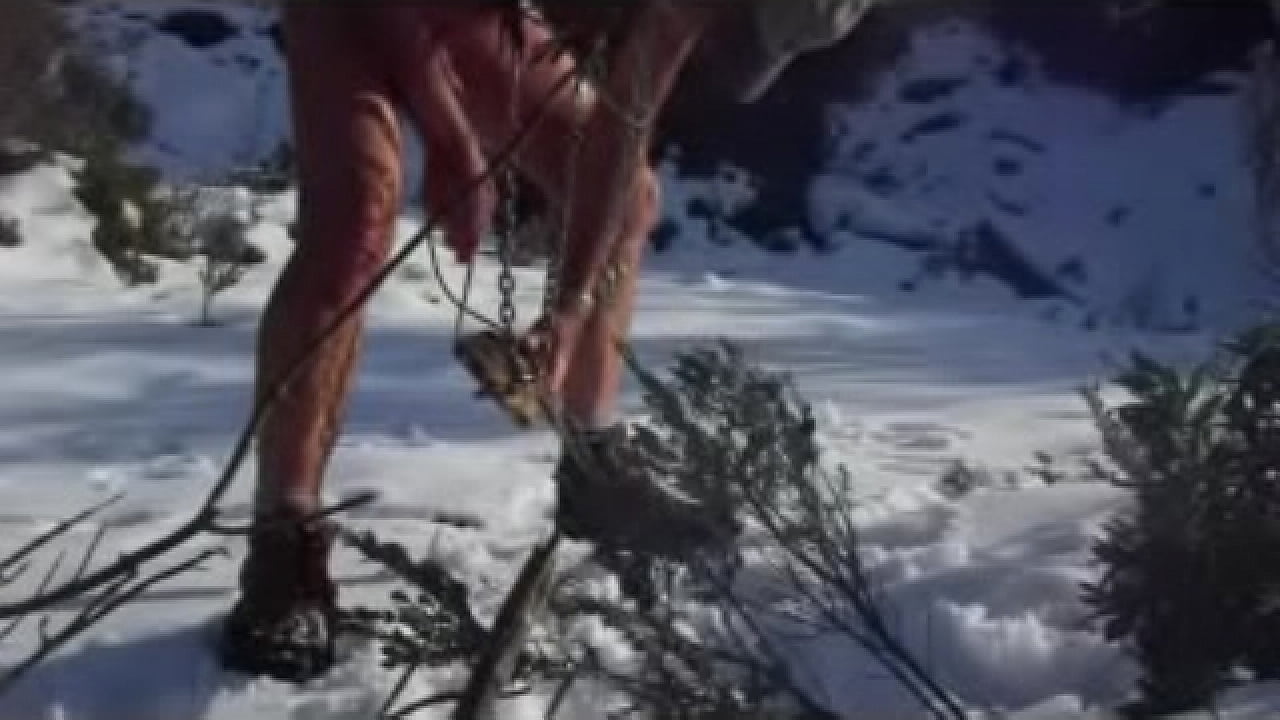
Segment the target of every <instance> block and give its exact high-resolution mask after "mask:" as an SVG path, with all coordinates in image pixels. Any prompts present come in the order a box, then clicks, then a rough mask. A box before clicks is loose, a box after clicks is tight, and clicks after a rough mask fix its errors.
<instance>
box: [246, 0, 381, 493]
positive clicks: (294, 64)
mask: <svg viewBox="0 0 1280 720" xmlns="http://www.w3.org/2000/svg"><path fill="white" fill-rule="evenodd" d="M344 12H345V11H344V10H343V9H341V8H333V7H319V6H313V5H305V6H304V5H290V6H289V10H288V15H287V16H286V17H287V19H288V21H287V23H286V28H287V32H288V36H287V39H288V43H289V60H290V65H291V67H290V71H291V72H290V81H291V92H292V96H293V98H292V100H293V107H294V109H295V112H294V125H295V137H296V140H297V146H298V165H299V176H300V187H299V206H300V207H299V210H300V222H301V230H302V237H301V239H300V241H299V243H298V247H297V249H296V251H295V253H294V255H293V257H292V258H291V259H290V261H289V263H288V265H287V267H286V268H285V270H284V272H283V274H282V275H281V277H280V279H279V282H278V284H277V285H276V288H275V290H274V292H273V293H272V296H271V299H270V302H269V304H268V307H267V310H266V314H265V317H264V318H263V321H262V325H261V329H260V333H259V346H258V370H257V393H258V394H259V395H261V394H262V393H264V392H266V391H267V390H268V389H269V388H270V386H271V385H272V384H274V383H275V382H276V381H277V380H279V379H280V378H281V377H282V376H283V375H284V374H285V372H286V371H287V369H288V368H290V367H291V366H293V365H294V363H295V362H296V361H297V360H298V359H299V357H300V356H301V355H302V353H303V352H304V351H305V348H306V347H307V346H308V345H309V344H310V343H311V342H313V341H314V340H315V339H316V338H317V337H318V336H319V334H320V333H321V332H322V331H323V329H324V328H325V327H326V326H327V325H328V324H329V323H331V322H332V321H333V320H334V319H335V317H336V316H337V314H338V313H339V312H340V311H341V309H342V308H343V307H344V306H345V305H346V304H347V303H348V302H350V301H351V300H352V299H353V298H354V297H355V296H356V294H357V293H358V292H359V291H360V289H361V288H362V287H363V286H364V285H365V283H367V282H368V281H369V279H370V278H371V277H372V276H373V275H374V274H375V273H376V272H377V271H378V269H379V267H380V266H381V264H382V263H383V261H384V260H385V258H386V255H387V252H388V249H389V247H390V235H391V228H392V223H393V221H394V217H395V213H396V212H397V210H398V207H399V202H400V193H401V188H400V182H401V180H400V164H399V163H400V146H401V142H400V137H399V129H398V125H397V121H396V114H395V110H394V108H393V106H392V104H391V102H390V100H389V98H388V94H387V93H386V92H385V89H384V87H383V85H382V82H383V81H382V79H381V77H380V76H379V74H378V73H376V72H375V68H370V67H369V66H368V62H367V56H366V55H363V54H362V53H361V52H360V49H359V48H358V47H353V46H352V38H351V36H352V33H351V32H350V31H349V28H348V29H347V32H343V31H342V30H343V29H344V26H343V24H342V23H341V22H336V21H335V19H334V18H335V17H337V16H340V15H342V14H343V13H344ZM347 14H350V13H347ZM361 326H362V321H361V319H360V317H359V315H358V314H357V315H356V316H354V317H352V318H351V319H350V320H348V321H347V322H346V323H345V324H344V325H343V326H342V327H341V329H340V330H339V331H338V332H337V333H336V334H335V335H334V336H333V337H332V338H331V339H330V340H329V341H328V342H327V343H326V344H325V346H324V349H323V350H321V351H320V352H319V353H318V354H317V355H316V356H315V357H314V358H313V359H312V360H311V361H310V362H309V363H307V365H306V366H305V367H304V368H303V369H302V370H301V372H299V373H297V374H296V375H295V377H294V379H293V380H292V382H291V383H290V384H289V386H288V389H287V390H286V392H285V394H284V396H283V398H281V401H280V402H279V403H277V405H276V406H275V408H273V410H272V411H271V413H270V414H269V416H268V417H267V418H266V422H265V424H264V425H263V428H262V432H261V436H260V444H259V450H258V496H257V503H256V505H257V508H258V510H259V511H260V512H268V511H271V510H274V509H281V507H282V506H284V507H290V508H294V509H301V510H304V511H305V510H308V509H312V508H314V507H315V506H316V505H317V504H318V502H319V497H320V487H321V482H322V478H323V475H324V469H325V466H326V464H327V462H328V458H329V454H330V452H331V451H332V449H333V445H334V442H335V439H336V437H337V434H338V429H339V425H340V423H341V420H342V415H343V412H344V410H345V408H346V404H347V398H348V396H349V394H350V391H351V387H352V378H353V376H354V370H355V366H356V361H357V358H358V355H359V348H360V335H361Z"/></svg>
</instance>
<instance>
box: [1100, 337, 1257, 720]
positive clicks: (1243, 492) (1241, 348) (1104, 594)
mask: <svg viewBox="0 0 1280 720" xmlns="http://www.w3.org/2000/svg"><path fill="white" fill-rule="evenodd" d="M1118 382H1119V384H1120V385H1121V386H1122V387H1123V388H1125V389H1126V390H1128V391H1129V392H1130V393H1131V394H1132V396H1133V399H1132V400H1131V401H1130V402H1128V403H1125V404H1123V405H1121V406H1119V407H1117V408H1115V409H1108V408H1106V407H1105V406H1104V405H1103V403H1102V402H1101V400H1100V399H1099V398H1098V395H1097V393H1096V391H1090V392H1089V393H1088V394H1087V395H1088V400H1089V402H1090V405H1091V407H1092V408H1093V411H1094V417H1095V420H1096V422H1097V424H1098V426H1099V429H1100V430H1101V432H1102V436H1103V440H1104V443H1105V445H1106V448H1107V451H1108V454H1109V455H1110V457H1111V459H1112V460H1113V461H1114V463H1115V465H1116V466H1117V468H1118V471H1117V472H1116V473H1114V475H1113V476H1112V477H1111V478H1110V479H1111V481H1112V482H1114V483H1116V484H1118V485H1120V486H1121V487H1124V488H1127V489H1129V490H1130V491H1131V492H1132V493H1133V501H1134V502H1133V505H1132V507H1131V508H1128V509H1126V510H1124V511H1123V512H1120V513H1118V514H1117V515H1116V516H1115V517H1113V518H1111V520H1110V521H1109V522H1108V523H1107V524H1106V526H1105V528H1104V532H1103V535H1102V537H1101V538H1100V539H1099V540H1098V542H1097V543H1096V545H1095V547H1094V557H1095V559H1096V560H1097V562H1098V563H1099V565H1100V566H1101V568H1102V576H1101V578H1100V579H1099V580H1098V581H1097V582H1095V583H1090V584H1087V585H1085V587H1084V595H1083V598H1084V601H1085V602H1086V603H1087V604H1089V605H1090V606H1091V607H1092V608H1093V609H1094V611H1095V612H1096V614H1097V617H1098V618H1099V619H1100V620H1102V621H1103V628H1104V632H1105V634H1106V636H1107V638H1108V639H1112V640H1119V641H1122V642H1123V643H1124V644H1125V645H1126V647H1127V648H1128V649H1129V650H1130V651H1131V652H1132V653H1133V655H1134V657H1135V659H1136V660H1137V661H1138V663H1139V664H1140V665H1141V667H1142V672H1143V674H1142V678H1141V683H1140V689H1141V693H1142V699H1141V700H1140V701H1139V702H1137V703H1135V704H1134V705H1132V706H1131V707H1130V708H1129V709H1130V711H1131V712H1132V713H1133V714H1135V715H1138V716H1143V717H1148V716H1151V715H1157V714H1163V713H1168V712H1177V711H1182V710H1186V709H1190V708H1194V707H1197V706H1201V705H1204V704H1206V703H1208V702H1210V701H1211V700H1212V699H1213V697H1214V696H1215V694H1216V693H1217V692H1218V691H1219V690H1221V689H1222V688H1223V687H1224V686H1226V685H1227V684H1228V683H1230V682H1231V681H1232V679H1233V678H1234V677H1237V676H1239V675H1240V674H1241V672H1242V671H1243V672H1244V673H1245V674H1248V675H1253V676H1255V677H1260V678H1270V679H1274V678H1277V677H1280V328H1277V327H1273V326H1266V327H1261V328H1258V329H1255V330H1252V331H1250V332H1247V333H1244V334H1243V335H1242V336H1241V337H1240V338H1239V339H1238V340H1237V341H1235V342H1232V343H1229V344H1227V345H1226V353H1225V354H1224V355H1223V357H1221V358H1220V359H1219V360H1218V361H1217V362H1213V363H1206V364H1204V365H1202V366H1200V367H1199V368H1197V369H1196V370H1194V371H1193V372H1191V373H1189V374H1187V375H1182V374H1179V373H1178V372H1177V371H1175V370H1174V369H1173V368H1171V367H1168V366H1166V365H1162V364H1160V363H1158V362H1156V361H1154V360H1152V359H1150V358H1147V357H1144V356H1142V355H1135V356H1134V358H1133V362H1132V367H1131V368H1130V369H1129V370H1128V371H1127V372H1125V373H1124V374H1123V375H1122V376H1121V377H1120V378H1119V379H1118Z"/></svg>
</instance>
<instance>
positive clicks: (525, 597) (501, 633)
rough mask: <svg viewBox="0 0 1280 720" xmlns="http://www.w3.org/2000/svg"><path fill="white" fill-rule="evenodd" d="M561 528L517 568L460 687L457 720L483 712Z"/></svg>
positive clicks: (554, 547) (558, 540) (553, 551)
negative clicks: (485, 641) (477, 654)
mask: <svg viewBox="0 0 1280 720" xmlns="http://www.w3.org/2000/svg"><path fill="white" fill-rule="evenodd" d="M560 537H561V536H560V531H559V530H558V529H557V530H556V531H555V532H553V533H552V534H551V537H550V538H548V539H547V540H545V541H543V542H542V543H541V544H540V545H538V546H537V547H536V548H534V550H533V553H532V554H530V555H529V559H528V560H527V561H526V562H525V564H524V567H523V568H521V570H520V575H519V576H518V577H517V578H516V582H515V585H513V586H512V588H511V591H510V592H508V593H507V597H506V599H505V600H503V602H502V607H501V608H500V609H499V610H498V616H497V617H496V618H494V620H493V627H492V630H490V632H489V640H488V643H487V644H486V647H485V650H484V652H483V653H482V654H481V655H480V658H479V660H477V662H476V666H475V667H474V668H473V669H472V670H471V677H470V678H469V679H468V680H467V686H466V688H465V689H463V691H462V694H461V697H459V698H458V705H457V707H456V708H454V717H455V718H456V719H457V720H471V718H475V717H478V716H479V713H481V712H486V711H487V710H488V709H487V708H485V707H484V705H485V702H486V701H487V700H488V699H490V698H491V697H492V689H493V687H494V685H495V684H496V683H498V682H499V678H498V677H497V676H498V674H499V673H500V672H502V671H503V668H502V667H501V665H502V661H503V659H504V658H505V656H506V655H507V653H508V652H509V651H510V649H511V648H512V646H513V645H514V643H516V642H518V641H519V640H520V639H521V638H520V637H518V632H517V631H518V630H519V629H520V627H521V623H520V620H519V616H520V615H522V614H524V613H525V612H526V610H527V609H528V605H529V602H530V600H531V598H532V597H533V596H534V594H535V593H536V592H537V591H538V588H539V587H540V586H541V584H542V580H543V577H542V575H543V573H544V571H545V570H546V569H547V568H548V567H549V564H550V562H551V557H552V556H553V555H554V554H555V551H556V547H557V546H558V545H559V544H560Z"/></svg>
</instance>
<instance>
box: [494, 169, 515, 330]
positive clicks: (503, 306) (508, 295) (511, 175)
mask: <svg viewBox="0 0 1280 720" xmlns="http://www.w3.org/2000/svg"><path fill="white" fill-rule="evenodd" d="M502 178H503V184H504V185H505V186H506V187H505V188H504V190H503V194H504V195H506V198H504V201H503V217H502V222H501V229H500V231H499V232H500V236H499V238H498V259H499V262H500V263H501V269H500V270H499V272H498V295H499V298H500V300H499V305H498V323H499V324H500V325H501V326H502V331H503V332H504V333H505V334H506V335H507V336H508V337H514V335H515V323H516V297H515V295H516V278H515V273H514V271H513V270H512V255H513V253H514V252H515V244H516V231H517V227H516V226H517V224H518V223H519V221H520V218H519V211H520V208H519V206H518V200H519V198H518V197H517V195H516V191H517V189H518V187H517V183H516V175H515V170H513V169H512V168H511V167H507V168H506V170H505V171H504V172H503V173H502Z"/></svg>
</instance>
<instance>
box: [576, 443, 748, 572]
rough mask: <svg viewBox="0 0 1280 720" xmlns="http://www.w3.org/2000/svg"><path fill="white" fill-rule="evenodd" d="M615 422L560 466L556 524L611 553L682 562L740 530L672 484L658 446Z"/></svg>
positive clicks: (584, 444)
mask: <svg viewBox="0 0 1280 720" xmlns="http://www.w3.org/2000/svg"><path fill="white" fill-rule="evenodd" d="M638 439H639V438H633V437H631V436H630V434H629V433H628V431H627V429H626V427H624V426H622V425H615V426H612V427H609V428H605V429H603V430H594V431H589V432H585V433H579V434H578V442H576V443H575V445H574V446H573V447H570V446H568V445H566V447H565V449H564V450H563V451H562V452H561V457H560V462H559V464H558V465H557V466H556V470H555V475H554V477H555V481H556V489H557V493H558V503H557V510H556V522H557V524H558V527H559V528H560V531H561V532H562V533H564V534H565V535H566V536H567V537H570V538H573V539H576V540H587V541H590V542H594V543H595V544H596V545H597V546H598V547H599V548H600V549H602V550H605V551H609V552H618V551H621V552H626V553H636V554H639V555H644V556H650V557H663V558H668V559H677V560H678V559H682V558H687V557H689V556H690V555H691V554H692V553H694V552H696V551H697V550H699V549H702V548H706V547H708V546H710V545H713V544H716V543H717V542H720V541H722V540H724V539H725V537H727V536H728V535H727V534H726V533H732V532H735V531H736V529H735V528H733V527H732V523H731V522H730V523H724V522H718V521H717V518H716V513H715V512H714V511H713V510H711V509H710V508H708V507H706V506H705V504H704V503H702V502H700V501H699V499H697V498H693V497H690V496H689V495H687V494H685V493H684V492H683V491H681V490H680V489H679V488H676V487H673V486H672V484H671V483H670V482H669V481H668V478H667V477H666V475H667V474H668V473H667V472H666V471H665V469H664V465H665V464H666V463H667V462H669V461H670V460H671V459H670V458H664V457H662V453H663V451H662V450H661V449H660V448H658V449H655V448H648V449H646V448H645V447H644V446H643V445H642V444H640V443H637V442H636V441H637V440H638Z"/></svg>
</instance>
